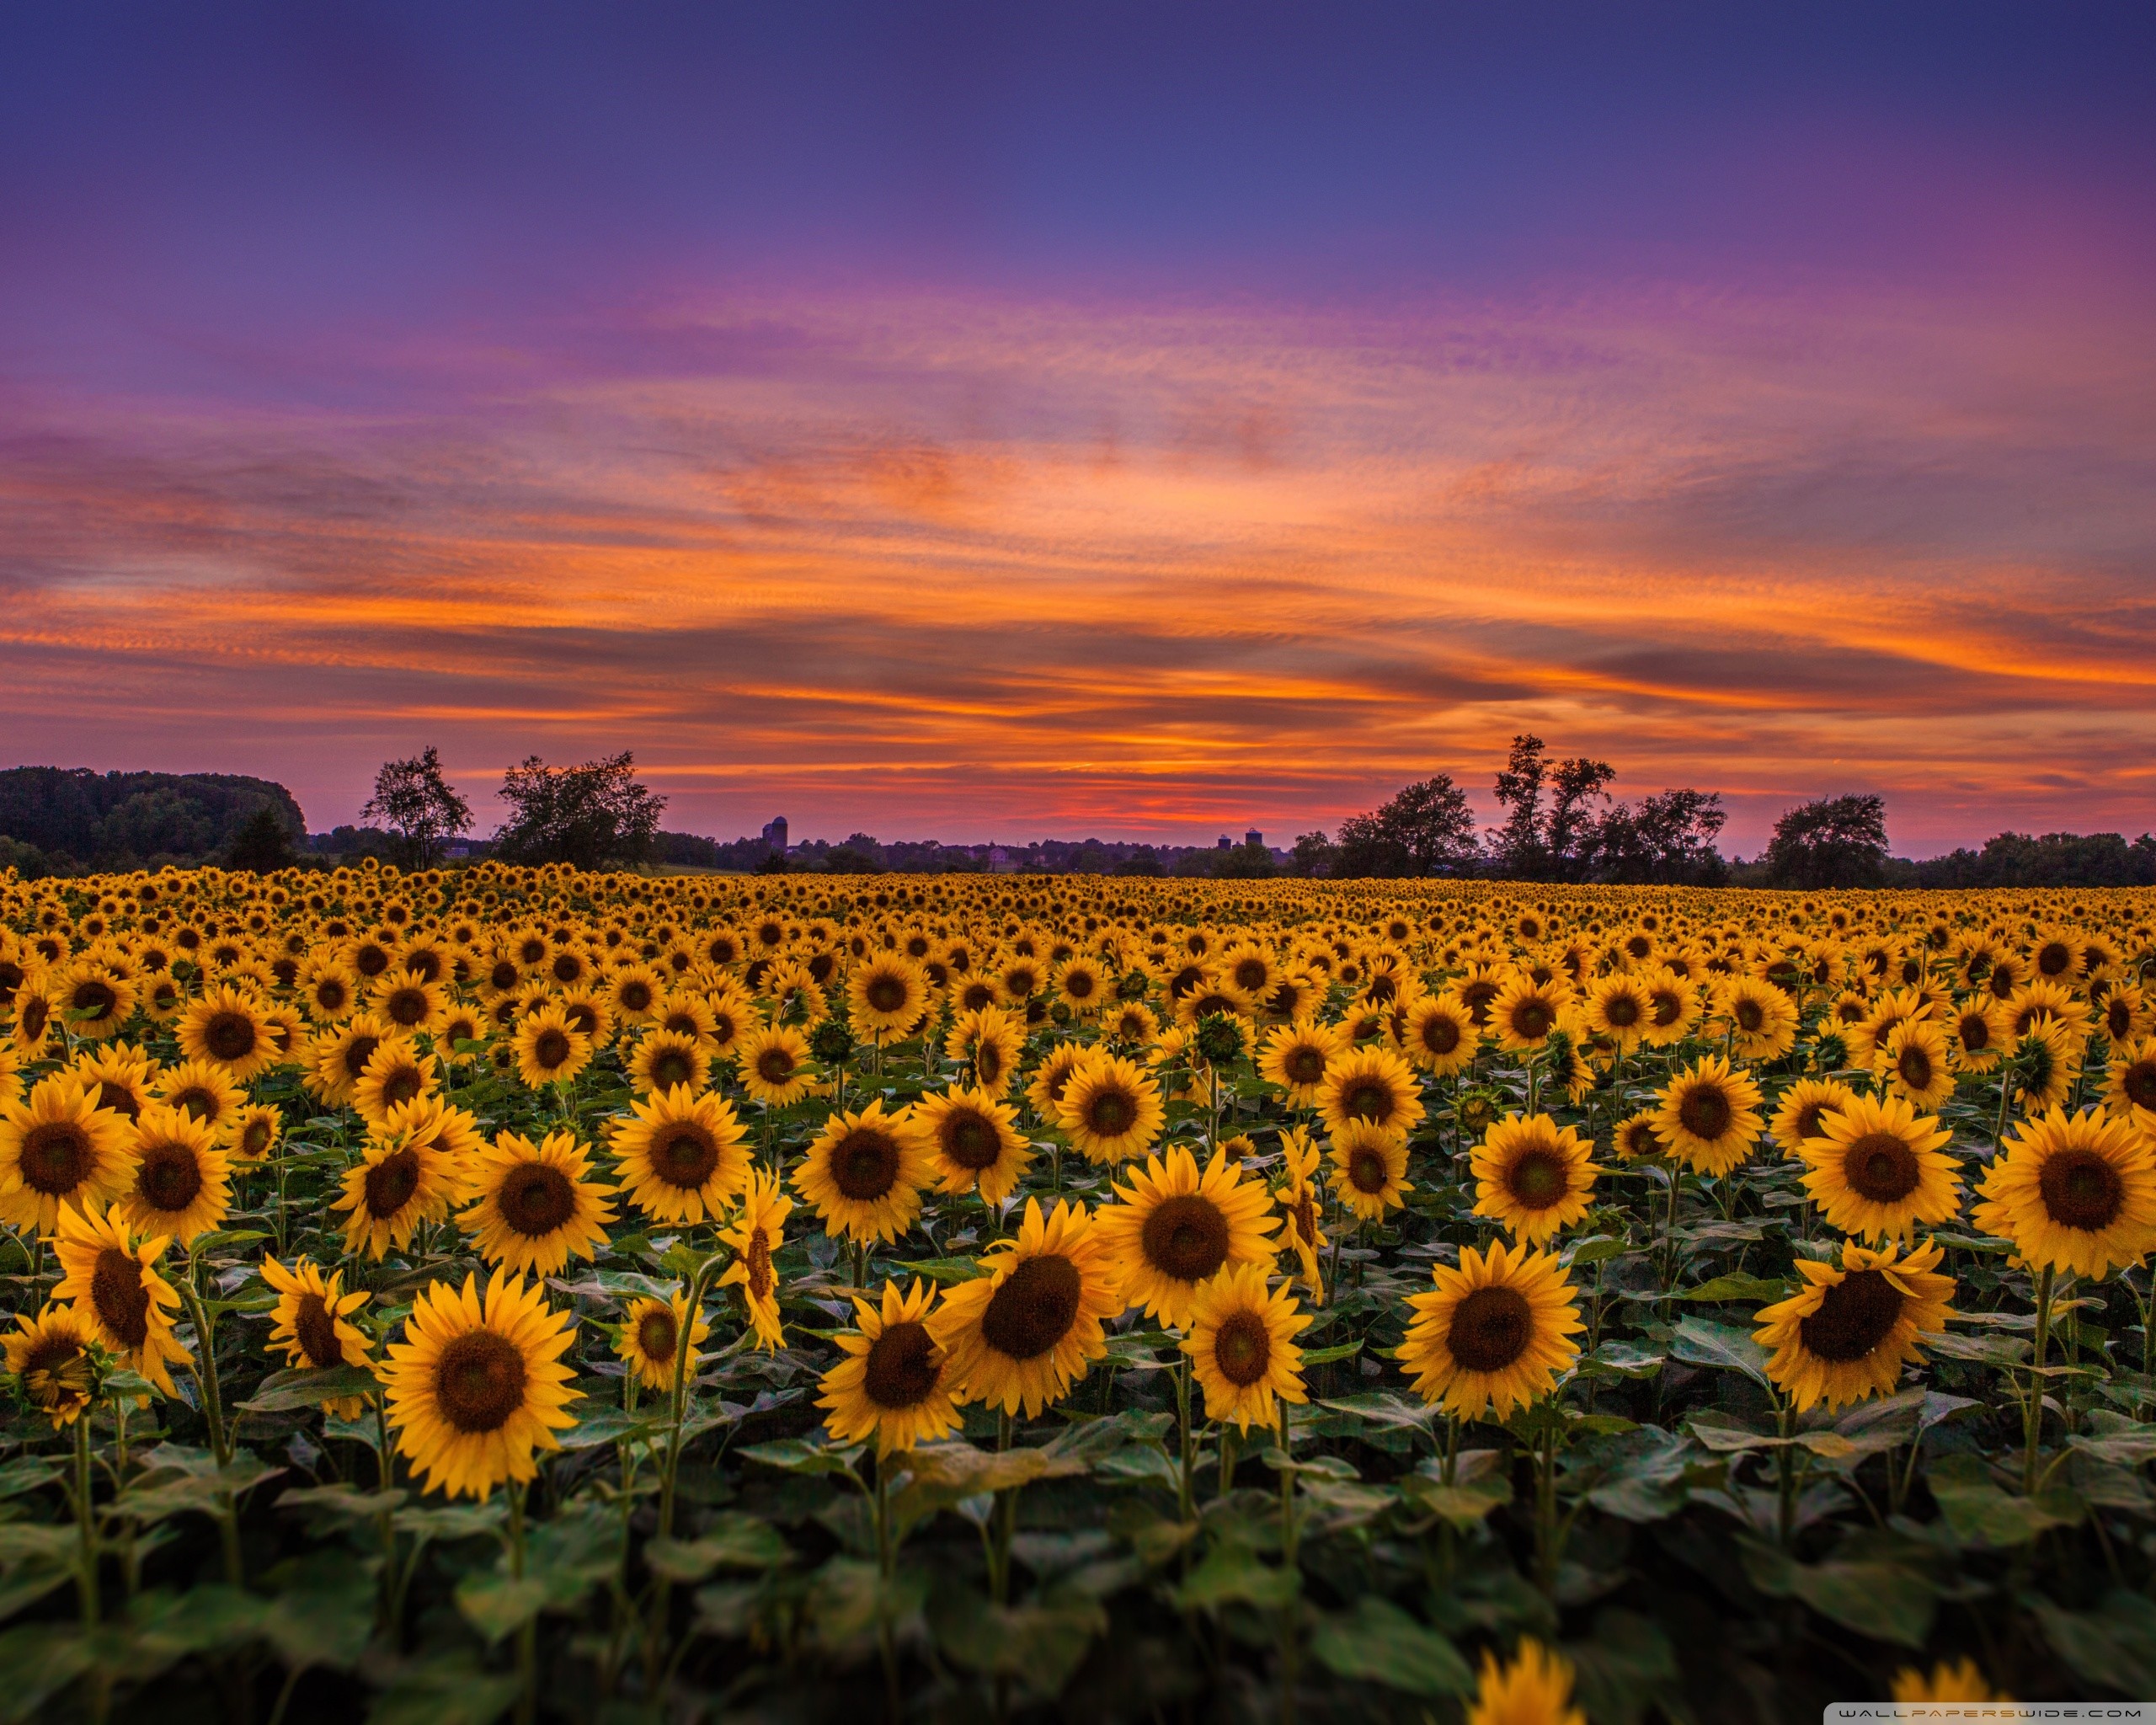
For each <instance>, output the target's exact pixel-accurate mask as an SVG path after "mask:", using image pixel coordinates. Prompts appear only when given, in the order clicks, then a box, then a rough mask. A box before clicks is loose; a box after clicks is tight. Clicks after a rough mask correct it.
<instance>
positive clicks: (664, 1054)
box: [629, 1030, 711, 1096]
mask: <svg viewBox="0 0 2156 1725" xmlns="http://www.w3.org/2000/svg"><path fill="white" fill-rule="evenodd" d="M710 1082H711V1065H710V1062H709V1060H708V1059H707V1057H706V1055H705V1053H704V1050H703V1048H702V1044H699V1043H698V1042H697V1040H696V1038H695V1037H693V1036H684V1035H682V1034H681V1033H680V1032H678V1031H674V1030H654V1031H650V1032H648V1033H646V1034H645V1035H644V1036H643V1038H641V1039H639V1040H638V1043H637V1045H636V1051H635V1052H634V1053H633V1054H632V1055H630V1056H629V1084H630V1087H632V1089H634V1090H635V1092H636V1093H637V1094H638V1096H655V1095H658V1094H659V1093H660V1092H664V1091H669V1090H673V1089H675V1088H677V1087H680V1086H683V1085H686V1086H687V1087H689V1089H691V1091H697V1090H702V1089H704V1088H705V1087H707V1086H708V1085H709V1084H710Z"/></svg>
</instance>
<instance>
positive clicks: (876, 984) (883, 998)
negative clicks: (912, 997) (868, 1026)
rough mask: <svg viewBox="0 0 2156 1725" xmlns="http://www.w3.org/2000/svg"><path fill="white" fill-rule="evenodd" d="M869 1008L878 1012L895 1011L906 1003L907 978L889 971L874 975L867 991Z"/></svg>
mask: <svg viewBox="0 0 2156 1725" xmlns="http://www.w3.org/2000/svg"><path fill="white" fill-rule="evenodd" d="M866 992H867V998H868V1006H869V1010H870V1011H872V1012H897V1011H898V1010H899V1008H900V1007H903V1006H905V1003H906V985H905V978H904V977H902V976H893V975H889V974H888V973H886V974H884V975H878V976H875V977H872V978H871V979H870V980H869V983H868V987H867V991H866Z"/></svg>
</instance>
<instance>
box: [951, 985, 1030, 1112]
mask: <svg viewBox="0 0 2156 1725" xmlns="http://www.w3.org/2000/svg"><path fill="white" fill-rule="evenodd" d="M1025 1039H1026V1021H1025V1019H1024V1017H1022V1015H1014V1014H1012V1013H1010V1012H1005V1011H1004V1010H1003V1009H1002V1007H997V1006H992V1005H991V1006H985V1007H979V1008H978V1009H975V1010H973V1011H969V1012H960V1013H959V1014H958V1017H957V1019H956V1020H955V1021H954V1022H953V1023H952V1026H951V1029H950V1033H949V1034H947V1036H945V1037H944V1039H943V1057H944V1059H946V1060H957V1061H959V1062H960V1063H962V1064H963V1065H970V1066H971V1067H972V1068H973V1069H974V1086H975V1087H977V1088H979V1089H981V1090H985V1091H987V1092H990V1094H992V1095H995V1096H1001V1095H1002V1094H1003V1092H1004V1091H1005V1089H1006V1087H1008V1086H1009V1085H1010V1082H1011V1077H1012V1076H1013V1075H1014V1074H1016V1073H1017V1070H1018V1050H1019V1049H1020V1048H1021V1047H1022V1045H1023V1044H1024V1042H1025Z"/></svg>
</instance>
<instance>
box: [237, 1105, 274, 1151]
mask: <svg viewBox="0 0 2156 1725" xmlns="http://www.w3.org/2000/svg"><path fill="white" fill-rule="evenodd" d="M274 1131H275V1127H274V1126H272V1124H270V1119H269V1117H268V1116H267V1115H264V1114H258V1115H256V1116H255V1118H254V1119H251V1120H249V1121H248V1123H247V1124H245V1125H244V1126H243V1127H241V1128H240V1133H239V1145H238V1149H239V1153H240V1154H241V1155H242V1156H249V1157H253V1156H262V1155H264V1153H265V1152H267V1151H268V1150H269V1148H270V1137H271V1135H272V1134H273V1133H274Z"/></svg>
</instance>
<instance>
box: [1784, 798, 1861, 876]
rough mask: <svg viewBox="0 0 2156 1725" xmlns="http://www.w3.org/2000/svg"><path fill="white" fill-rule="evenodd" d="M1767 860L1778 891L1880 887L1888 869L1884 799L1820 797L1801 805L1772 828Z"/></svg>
mask: <svg viewBox="0 0 2156 1725" xmlns="http://www.w3.org/2000/svg"><path fill="white" fill-rule="evenodd" d="M1764 861H1765V863H1766V865H1767V872H1768V875H1769V879H1771V880H1772V881H1773V883H1774V884H1775V885H1776V886H1789V887H1801V888H1802V889H1806V891H1818V890H1821V889H1826V888H1832V887H1852V886H1875V885H1876V884H1878V883H1879V881H1880V879H1881V877H1882V876H1883V875H1884V873H1885V872H1886V864H1887V804H1886V800H1885V798H1881V797H1876V796H1848V797H1822V798H1820V799H1819V800H1818V801H1817V802H1813V803H1805V804H1800V805H1799V806H1798V807H1796V808H1795V809H1790V811H1789V813H1788V814H1785V815H1783V816H1782V818H1781V819H1780V820H1778V821H1776V822H1775V823H1774V841H1773V842H1772V843H1771V844H1769V846H1767V854H1766V857H1765V858H1764Z"/></svg>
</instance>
